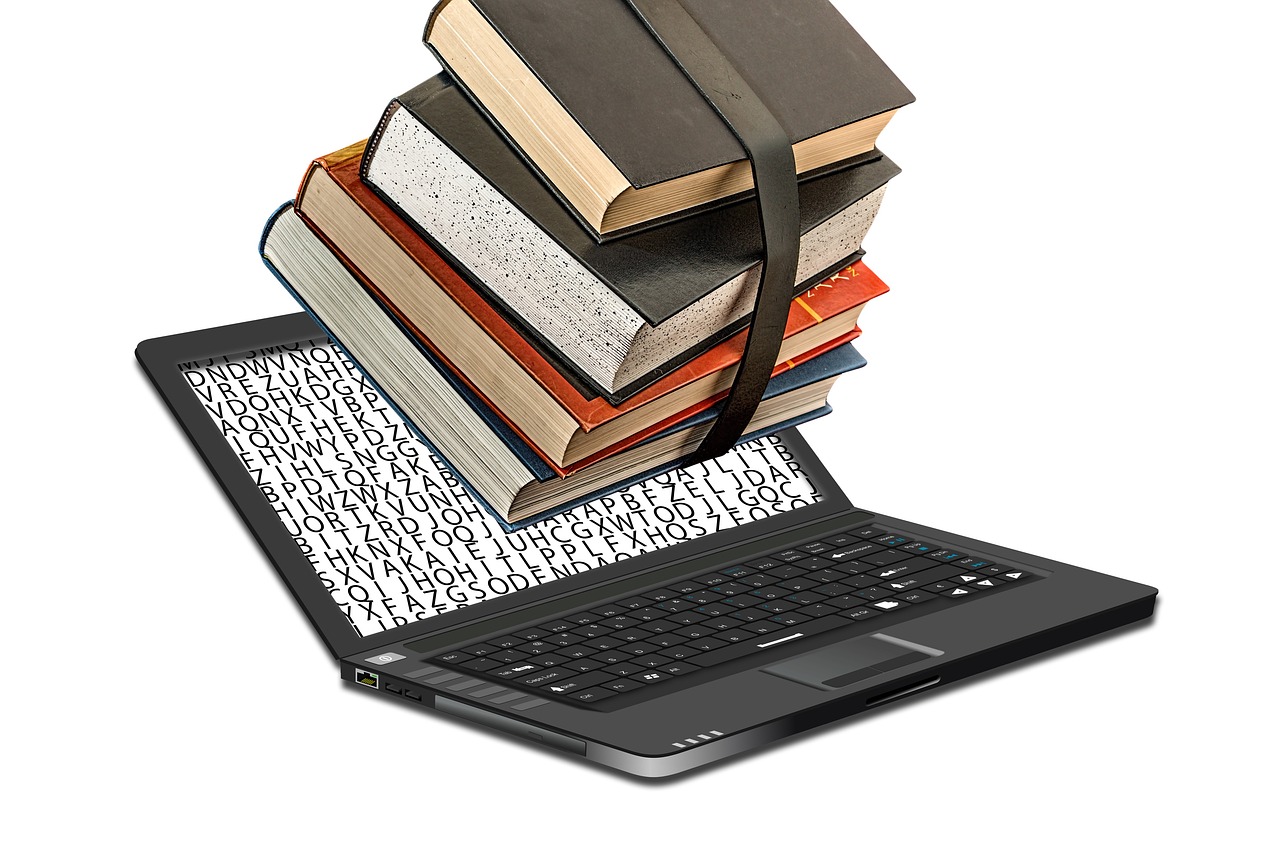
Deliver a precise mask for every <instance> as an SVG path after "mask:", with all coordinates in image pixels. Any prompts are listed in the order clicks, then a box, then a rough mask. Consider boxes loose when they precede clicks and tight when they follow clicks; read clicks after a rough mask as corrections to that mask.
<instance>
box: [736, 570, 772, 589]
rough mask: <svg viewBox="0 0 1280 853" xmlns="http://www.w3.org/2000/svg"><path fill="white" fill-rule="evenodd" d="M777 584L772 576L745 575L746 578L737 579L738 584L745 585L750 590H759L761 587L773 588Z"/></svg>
mask: <svg viewBox="0 0 1280 853" xmlns="http://www.w3.org/2000/svg"><path fill="white" fill-rule="evenodd" d="M777 582H778V579H777V578H775V577H774V576H773V575H766V574H763V573H761V574H758V575H747V576H746V577H741V578H738V583H743V584H746V585H747V586H749V587H751V588H752V589H759V588H760V587H762V586H773V585H774V584H775V583H777Z"/></svg>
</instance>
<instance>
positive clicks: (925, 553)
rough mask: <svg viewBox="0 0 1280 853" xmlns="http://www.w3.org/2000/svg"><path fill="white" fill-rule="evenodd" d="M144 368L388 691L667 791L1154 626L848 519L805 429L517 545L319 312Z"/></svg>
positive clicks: (207, 336) (1062, 575) (170, 342)
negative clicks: (805, 735)
mask: <svg viewBox="0 0 1280 853" xmlns="http://www.w3.org/2000/svg"><path fill="white" fill-rule="evenodd" d="M137 357H138V359H139V361H140V362H141V364H142V366H143V367H144V369H145V371H146V373H147V375H148V376H149V377H150V379H151V381H152V382H153V383H154V385H155V387H156V388H157V390H158V391H159V393H160V394H161V396H162V397H163V398H164V400H165V402H166V403H167V404H168V406H169V408H170V409H171V411H172V412H173V414H174V416H175V417H176V419H177V420H178V422H179V424H180V425H181V426H182V428H183V430H184V431H185V432H186V434H187V435H188V437H189V438H190V440H191V441H192V442H193V444H194V445H195V446H196V448H197V449H198V450H199V452H200V454H201V456H202V457H203V458H204V460H205V462H206V463H207V464H208V466H209V467H210V469H211V470H212V472H213V473H214V475H215V476H216V478H217V479H218V481H219V482H220V483H221V485H222V487H223V488H224V490H225V491H226V493H227V495H228V496H229V497H230V499H231V501H232V502H233V503H234V505H235V506H236V508H237V509H238V511H239V512H240V514H241V516H242V518H243V519H244V521H245V523H246V524H247V525H248V527H249V529H250V530H251V532H252V533H253V535H254V537H255V538H256V539H257V541H258V542H259V544H260V545H261V546H262V548H263V549H264V551H265V552H266V554H267V555H268V557H269V558H270V560H271V562H272V563H273V565H274V566H275V568H276V570H277V571H278V572H279V573H280V575H281V577H282V578H283V579H284V581H285V583H286V585H287V586H288V587H289V589H290V590H291V592H292V593H293V595H294V596H295V598H296V599H297V601H298V603H299V605H300V606H301V607H302V609H303V611H304V612H305V613H306V615H307V617H308V618H309V620H310V621H311V623H312V625H313V626H314V627H315V629H316V631H317V632H318V633H319V635H320V637H321V638H322V639H323V641H324V643H325V645H326V646H327V647H328V649H329V651H330V652H331V653H332V655H333V656H334V658H335V659H337V661H338V662H339V668H340V673H341V677H342V678H343V679H345V680H348V681H352V682H354V683H356V684H358V685H362V686H363V687H364V688H367V689H368V693H369V695H370V696H377V697H380V698H383V699H386V700H389V701H394V702H401V703H408V704H411V705H414V706H417V707H421V708H424V709H434V710H435V711H437V712H443V713H446V714H451V715H454V716H457V717H461V718H464V719H466V720H470V721H471V722H473V723H476V724H479V725H482V726H486V727H489V728H491V729H495V730H497V731H500V732H504V733H506V734H508V735H511V736H515V737H518V738H523V739H526V740H531V741H535V742H538V743H541V744H543V745H545V746H546V747H548V748H551V749H556V750H561V751H564V752H568V753H571V754H574V755H577V756H581V757H582V758H584V759H585V760H588V761H592V762H596V763H598V764H602V765H606V766H609V767H612V768H617V769H619V770H622V771H625V772H627V773H632V774H636V775H640V776H649V777H655V776H667V775H671V774H675V773H680V772H683V771H687V770H690V769H692V768H695V767H698V766H701V765H704V764H707V763H708V762H712V761H715V760H718V759H722V758H726V757H728V756H731V755H735V754H737V753H741V752H743V751H746V750H749V749H753V748H756V747H759V746H763V745H765V744H768V743H771V742H774V741H777V740H780V739H782V738H786V737H788V736H790V735H794V734H797V733H799V732H803V731H806V730H808V729H812V728H815V727H817V726H821V725H824V724H826V723H830V722H833V721H836V720H840V719H844V718H846V717H850V716H852V715H855V714H858V713H862V712H864V711H867V710H869V709H872V708H877V707H880V706H883V705H887V704H889V703H892V702H895V701H900V700H905V699H907V698H909V697H913V696H919V695H923V694H925V693H927V692H928V691H930V690H932V689H934V688H936V687H938V686H940V685H944V684H950V683H953V682H955V681H958V680H960V679H964V678H967V677H970V676H973V675H976V674H978V673H981V672H985V671H987V670H990V669H993V668H995V667H999V666H1002V665H1004V664H1008V663H1011V662H1013V661H1016V660H1019V659H1022V658H1026V657H1029V656H1031V655H1035V654H1038V653H1041V652H1045V651H1048V650H1050V649H1053V648H1056V647H1059V646H1062V645H1065V644H1067V643H1071V642H1074V641H1077V640H1081V639H1083V638H1086V637H1089V636H1092V635H1095V634H1099V633H1101V632H1104V631H1108V630H1111V629H1115V628H1118V627H1120V626H1123V625H1125V624H1128V623H1131V622H1135V621H1137V620H1141V619H1144V618H1146V617H1149V616H1150V615H1151V614H1152V612H1153V609H1154V603H1155V597H1156V594H1157V592H1156V590H1155V589H1153V588H1151V587H1149V586H1145V585H1142V584H1138V583H1134V582H1130V581H1127V580H1122V579H1119V578H1116V577H1112V576H1108V575H1105V574H1100V573H1097V572H1093V571H1089V570H1086V569H1082V568H1077V567H1074V566H1069V565H1065V564H1062V563H1058V562H1054V561H1052V560H1048V559H1045V558H1041V557H1037V556H1033V555H1030V554H1025V553H1020V552H1017V551H1013V550H1010V549H1007V548H1003V547H1000V546H998V545H993V544H990V543H986V542H979V541H976V540H973V539H970V538H967V537H963V536H958V535H955V534H951V533H946V532H943V531H940V530H934V529H932V528H929V527H926V526H923V525H920V524H915V523H913V522H909V521H904V520H902V519H899V518H895V517H892V516H887V515H884V514H881V513H878V512H874V511H871V510H866V509H862V508H859V507H856V506H854V505H853V504H852V503H851V502H850V501H849V499H848V498H847V497H846V496H845V495H844V494H843V493H842V492H841V490H840V488H839V486H838V485H837V484H836V483H835V481H834V480H833V478H832V477H831V475H830V474H829V473H828V472H827V471H826V470H825V469H824V468H823V466H822V463H821V462H820V461H819V459H818V458H817V456H816V455H815V454H814V453H813V451H812V450H811V449H810V448H809V447H808V446H807V445H806V444H805V442H804V440H803V438H802V437H801V436H800V434H799V433H798V432H797V431H796V430H795V429H787V430H783V431H782V432H780V433H778V434H776V435H774V436H770V437H767V438H762V439H757V440H756V441H753V442H748V443H746V444H743V445H740V446H739V447H738V448H737V449H735V451H733V452H732V453H730V454H728V455H726V456H725V457H722V458H720V459H717V460H712V461H711V462H707V463H702V464H701V465H699V466H693V467H690V468H686V469H682V470H679V471H674V472H669V473H667V474H664V475H661V476H659V477H656V478H653V479H651V480H649V481H645V482H643V483H639V484H635V485H632V486H629V487H627V488H625V489H623V490H622V491H620V492H617V493H614V494H611V495H605V496H603V497H601V498H598V499H596V500H595V501H592V502H590V503H588V504H586V505H584V506H581V507H578V508H576V509H574V510H571V511H569V512H567V513H565V514H564V515H562V516H558V517H556V518H553V519H549V520H547V521H544V522H541V523H539V524H536V525H533V526H531V527H528V528H525V529H523V530H517V531H514V532H511V533H507V532H504V531H503V530H502V529H501V528H500V527H499V526H498V525H497V524H496V523H494V522H493V520H492V519H491V518H490V517H488V515H487V513H486V512H485V511H484V510H483V509H482V508H480V507H479V505H478V504H477V503H476V502H475V501H474V499H472V497H471V496H470V494H469V493H468V492H467V490H466V487H465V484H464V483H461V482H459V481H458V479H457V478H456V477H454V476H453V474H452V472H450V471H449V469H448V467H447V465H445V464H444V463H443V461H442V460H439V459H438V458H436V457H434V456H433V455H432V454H431V453H430V452H429V449H428V447H427V446H425V445H424V444H423V443H422V441H421V440H420V439H419V438H418V437H415V436H414V435H413V433H412V432H411V431H410V429H409V428H408V426H407V425H406V424H405V423H404V422H403V421H402V420H401V419H400V418H399V417H398V416H397V415H396V413H395V412H394V410H392V409H390V408H389V407H388V406H387V404H386V403H385V402H384V401H383V399H382V398H381V396H380V395H379V394H378V393H377V390H376V388H373V387H372V386H371V385H370V384H369V382H368V380H367V379H366V378H365V377H364V376H363V375H362V374H361V373H359V371H358V369H357V368H356V367H355V365H353V364H352V363H351V362H350V361H349V360H347V359H346V358H345V356H344V354H343V353H342V352H341V350H339V349H338V348H336V347H335V346H334V345H333V344H332V343H331V342H330V341H329V340H328V339H327V338H326V337H325V336H324V334H323V332H321V330H320V329H319V328H318V327H317V326H316V325H315V323H314V322H313V321H312V320H311V319H310V318H308V317H307V315H305V314H296V315H287V316H283V317H275V318H269V319H265V320H258V321H253V322H249V323H242V324H237V325H233V326H225V327H220V328H214V329H207V330H203V331H196V332H189V333H186V334H179V335H173V336H169V337H164V338H156V339H152V340H148V341H144V342H142V343H141V344H139V345H138V348H137Z"/></svg>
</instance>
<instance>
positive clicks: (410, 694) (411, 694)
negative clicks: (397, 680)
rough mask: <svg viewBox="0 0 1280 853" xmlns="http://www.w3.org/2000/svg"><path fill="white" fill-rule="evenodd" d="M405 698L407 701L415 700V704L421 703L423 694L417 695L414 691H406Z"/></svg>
mask: <svg viewBox="0 0 1280 853" xmlns="http://www.w3.org/2000/svg"><path fill="white" fill-rule="evenodd" d="M404 698H406V699H412V700H413V701H415V702H421V701H422V694H421V693H415V692H414V691H412V690H406V691H405V692H404Z"/></svg>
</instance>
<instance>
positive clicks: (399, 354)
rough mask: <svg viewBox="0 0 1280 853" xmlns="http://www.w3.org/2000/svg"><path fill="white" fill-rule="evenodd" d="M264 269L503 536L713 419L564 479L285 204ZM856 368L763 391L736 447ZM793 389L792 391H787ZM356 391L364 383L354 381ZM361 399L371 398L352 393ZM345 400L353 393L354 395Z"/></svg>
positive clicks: (650, 467)
mask: <svg viewBox="0 0 1280 853" xmlns="http://www.w3.org/2000/svg"><path fill="white" fill-rule="evenodd" d="M261 252H262V256H263V259H264V260H265V261H266V262H267V265H268V266H269V267H270V268H271V270H272V271H273V272H274V273H275V274H276V276H277V277H278V278H279V279H280V281H281V282H282V283H283V284H284V285H285V286H286V288H288V289H289V291H290V292H291V293H293V294H294V296H295V297H296V298H297V299H298V301H299V302H300V303H301V304H302V305H303V307H305V308H306V309H307V311H308V312H309V313H310V314H311V315H312V316H313V317H314V318H315V319H316V321H317V323H318V324H319V325H320V326H321V327H322V328H323V329H324V330H325V332H326V333H327V334H329V336H330V337H331V338H333V339H334V340H335V341H337V342H338V343H339V345H340V346H341V347H342V348H343V350H345V351H346V353H347V354H348V355H349V356H350V357H351V359H352V360H353V362H354V363H355V364H357V365H358V366H359V368H360V369H361V370H362V372H363V373H364V375H365V376H366V377H367V378H368V380H369V382H370V385H369V386H368V387H369V388H374V389H376V390H377V391H378V392H380V393H381V396H382V397H384V398H385V399H386V400H387V402H388V403H389V404H390V405H391V406H392V407H393V408H394V409H395V411H396V412H397V413H398V414H400V416H401V417H403V418H404V420H405V421H406V422H407V423H408V424H410V425H412V426H413V427H414V428H415V429H416V431H417V432H418V435H419V438H421V439H422V440H423V441H424V442H425V443H427V445H428V446H429V447H430V449H431V450H432V452H433V453H434V454H435V455H436V456H437V457H438V458H439V459H440V460H442V461H443V462H444V463H445V464H447V465H448V467H449V469H450V470H451V471H452V472H454V473H455V474H456V475H457V476H458V478H459V479H460V480H461V481H462V482H463V483H464V484H465V485H466V486H467V487H468V488H469V489H470V490H471V491H472V493H473V495H474V496H475V497H476V498H477V499H478V500H480V501H481V502H483V503H484V504H485V506H486V507H488V508H489V510H490V511H491V512H492V513H493V514H494V515H495V516H496V517H497V519H498V520H499V521H500V522H501V523H502V525H503V527H504V529H508V530H511V529H514V528H515V527H516V526H523V525H526V524H531V523H534V522H536V521H539V520H542V519H545V518H548V517H550V516H552V515H554V514H556V513H559V512H562V511H564V510H565V509H568V508H570V507H573V506H577V505H579V504H581V503H584V502H586V501H589V500H591V499H593V498H595V497H598V496H600V495H602V494H606V493H608V492H610V491H613V490H615V489H617V488H621V487H622V486H625V485H628V484H630V483H633V482H637V481H639V480H642V479H645V478H647V477H651V476H654V475H656V474H658V473H661V472H663V471H667V470H671V469H672V468H675V467H679V465H680V464H681V462H682V460H683V459H685V458H686V457H687V455H688V454H689V453H690V452H691V451H692V450H693V449H694V448H695V447H696V446H697V445H698V443H699V442H700V441H701V439H702V436H703V435H704V434H705V433H706V431H707V430H708V429H709V428H710V423H711V421H712V420H713V419H714V418H715V416H716V415H717V412H716V411H715V410H714V409H712V410H709V411H707V412H705V413H703V414H702V415H699V416H697V417H696V418H694V419H691V420H690V421H689V422H686V423H682V424H679V425H676V426H675V427H673V428H671V429H668V430H665V431H664V432H662V433H660V434H658V435H656V436H654V437H652V438H650V439H648V440H647V441H645V442H644V443H642V444H640V445H638V446H636V447H633V448H631V449H629V450H625V451H622V452H620V453H617V454H614V455H612V456H608V457H606V458H604V459H602V460H600V461H598V462H596V463H594V464H591V465H588V466H585V467H583V468H582V469H581V470H579V471H576V472H574V473H573V474H571V475H569V476H566V477H563V478H562V477H558V476H556V472H555V471H553V470H552V469H551V468H549V467H548V466H546V465H544V464H543V463H542V462H541V460H540V459H539V457H538V456H537V454H535V453H533V452H532V450H531V448H529V447H528V446H527V445H526V444H524V443H523V442H522V441H521V440H520V438H519V436H517V435H516V434H515V433H514V432H513V431H511V430H510V429H509V428H508V427H507V426H506V425H505V423H504V422H503V421H502V420H501V419H500V418H498V417H496V415H493V413H492V412H488V413H486V412H485V407H484V404H483V401H481V400H480V399H479V398H478V397H476V396H475V395H474V394H472V393H470V392H469V390H468V389H467V386H466V385H465V384H464V383H462V382H461V381H460V380H459V379H458V377H457V376H455V375H453V374H452V373H451V372H450V371H448V370H447V369H444V368H443V366H442V365H440V364H439V363H437V362H435V360H434V359H433V358H432V356H431V354H430V351H429V350H425V349H422V348H419V347H418V346H417V344H416V343H415V342H414V340H413V339H412V338H411V337H410V336H408V335H407V334H405V333H404V332H403V330H402V329H400V328H399V327H398V326H397V324H396V321H395V319H394V317H393V316H392V315H390V314H388V313H387V312H386V311H385V310H384V309H383V308H382V306H381V305H380V304H379V303H378V302H377V301H376V300H375V299H373V298H372V297H371V296H369V294H367V293H366V292H365V291H364V289H363V288H362V287H361V286H360V285H359V283H358V282H356V281H355V280H354V279H353V278H352V275H351V273H350V271H349V270H347V269H346V267H345V266H344V265H343V263H342V261H341V259H339V258H338V257H337V256H336V255H334V254H333V253H332V252H330V251H329V249H328V248H327V247H326V246H325V245H324V243H323V242H322V241H321V240H320V239H319V238H318V237H317V236H316V235H315V234H314V233H313V232H312V231H311V230H310V229H309V228H308V227H307V226H306V224H305V223H303V221H302V219H301V218H300V217H298V216H296V215H295V214H294V213H293V208H292V205H285V206H284V207H282V208H281V209H280V210H278V211H277V212H276V214H275V215H274V216H273V217H272V218H271V220H270V221H269V222H268V224H267V229H266V230H265V231H264V233H263V238H262V244H261ZM863 364H865V361H864V360H863V359H862V358H861V356H859V355H858V354H857V353H856V351H854V350H853V348H852V347H851V346H845V347H840V348H837V349H836V350H833V351H831V352H829V353H827V354H826V355H824V356H821V357H819V358H816V359H812V360H811V361H810V362H809V363H807V364H805V365H802V366H801V367H799V368H796V369H794V370H791V371H787V372H785V373H783V374H782V377H788V376H790V380H789V381H790V383H791V384H790V385H788V384H784V383H780V382H779V380H780V379H781V378H782V377H779V378H778V379H775V380H774V382H772V383H770V385H771V388H772V389H773V390H772V392H771V393H766V395H765V399H764V400H763V401H762V402H761V404H760V407H759V409H758V410H757V412H756V416H755V417H754V418H753V420H752V421H751V424H750V425H749V426H748V429H747V432H746V434H744V436H743V439H742V441H751V440H753V439H756V438H759V437H761V436H763V435H768V434H771V433H773V432H776V431H778V430H780V429H784V428H786V427H788V426H792V425H795V424H798V423H803V422H805V421H807V420H811V419H812V418H815V417H819V416H821V415H823V414H826V413H828V412H830V407H829V406H828V405H827V404H826V397H827V393H828V392H829V391H830V388H831V386H832V385H833V384H834V383H835V380H836V378H837V376H838V375H839V374H840V373H843V372H845V371H848V370H852V369H855V368H857V367H861V366H862V365H863ZM798 382H802V383H803V384H799V385H798V386H795V387H792V385H794V383H798ZM362 384H363V382H362ZM361 393H365V394H367V393H374V392H372V391H367V392H366V391H364V390H363V389H362V390H361ZM352 396H353V399H358V397H359V395H358V394H355V393H354V392H353V395H352Z"/></svg>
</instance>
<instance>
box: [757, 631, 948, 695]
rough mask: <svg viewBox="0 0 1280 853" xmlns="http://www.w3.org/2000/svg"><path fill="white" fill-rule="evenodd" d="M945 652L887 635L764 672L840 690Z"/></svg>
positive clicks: (839, 646)
mask: <svg viewBox="0 0 1280 853" xmlns="http://www.w3.org/2000/svg"><path fill="white" fill-rule="evenodd" d="M940 654H942V652H940V651H938V650H937V649H930V648H928V647H926V646H920V645H917V644H915V643H908V642H907V641H905V640H899V639H898V638H897V637H890V636H888V635H886V634H871V635H869V636H866V637H855V638H854V639H852V640H845V641H843V642H840V643H835V644H833V645H830V646H824V647H823V648H821V649H817V650H816V651H812V652H809V653H808V654H805V655H800V656H799V657H794V658H791V659H789V660H784V661H782V662H781V663H776V664H772V665H770V666H766V667H763V668H761V670H760V671H761V672H767V673H769V674H770V675H776V676H778V677H779V678H785V679H787V680H788V681H797V682H799V683H801V684H807V685H808V686H810V687H817V688H818V689H819V690H839V689H840V688H842V687H849V686H850V685H852V684H856V683H858V682H859V681H862V680H863V679H867V678H871V677H873V676H876V675H881V674H883V673H886V672H889V671H891V670H895V669H897V668H898V667H902V666H907V665H908V664H913V663H916V662H917V661H922V660H928V659H929V658H931V657H937V656H938V655H940Z"/></svg>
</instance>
